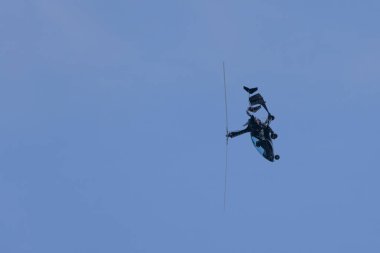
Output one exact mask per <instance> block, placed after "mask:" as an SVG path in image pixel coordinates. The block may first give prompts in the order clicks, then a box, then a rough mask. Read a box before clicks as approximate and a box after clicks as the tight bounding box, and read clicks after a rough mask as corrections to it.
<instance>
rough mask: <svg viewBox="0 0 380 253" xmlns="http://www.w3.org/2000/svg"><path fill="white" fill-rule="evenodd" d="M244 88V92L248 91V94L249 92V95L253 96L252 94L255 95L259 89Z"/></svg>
mask: <svg viewBox="0 0 380 253" xmlns="http://www.w3.org/2000/svg"><path fill="white" fill-rule="evenodd" d="M243 88H244V90H245V91H246V92H248V93H249V94H252V93H255V92H256V91H257V89H258V88H256V87H255V88H248V87H246V86H243Z"/></svg>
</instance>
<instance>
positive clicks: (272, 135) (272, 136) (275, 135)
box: [270, 133, 278, 140]
mask: <svg viewBox="0 0 380 253" xmlns="http://www.w3.org/2000/svg"><path fill="white" fill-rule="evenodd" d="M270 137H271V138H272V139H273V140H274V139H277V137H278V135H277V134H275V133H272V134H271V136H270Z"/></svg>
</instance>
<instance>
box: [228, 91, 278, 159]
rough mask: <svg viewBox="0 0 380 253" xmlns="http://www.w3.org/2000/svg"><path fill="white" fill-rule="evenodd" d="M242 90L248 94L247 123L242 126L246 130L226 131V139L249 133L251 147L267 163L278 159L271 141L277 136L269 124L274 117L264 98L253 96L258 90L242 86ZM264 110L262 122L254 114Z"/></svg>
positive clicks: (258, 95) (257, 94)
mask: <svg viewBox="0 0 380 253" xmlns="http://www.w3.org/2000/svg"><path fill="white" fill-rule="evenodd" d="M243 88H244V90H245V91H246V92H248V93H249V106H248V108H247V111H246V113H247V115H248V116H249V119H248V122H247V123H246V124H245V125H244V126H246V128H244V129H243V130H240V131H233V132H229V131H228V130H227V134H226V137H227V138H234V137H236V136H239V135H241V134H244V133H250V135H251V140H252V143H253V145H254V146H255V147H256V149H257V151H258V152H259V153H260V154H261V155H262V156H263V157H264V158H266V159H267V160H268V161H271V162H273V161H274V160H278V159H280V156H279V155H278V154H274V149H273V142H272V140H274V139H276V138H277V134H276V133H275V132H274V131H273V130H272V128H271V127H270V123H271V122H272V121H273V120H274V116H273V115H272V114H271V113H270V112H269V110H268V108H267V106H266V102H265V100H264V98H263V97H262V96H261V95H260V93H256V94H254V93H255V92H256V91H257V90H258V88H256V87H255V88H248V87H246V86H243ZM261 108H264V109H265V111H266V112H267V113H268V116H267V118H266V120H265V122H262V121H261V120H260V119H259V118H258V117H255V116H254V113H256V112H257V111H259V110H260V109H261Z"/></svg>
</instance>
